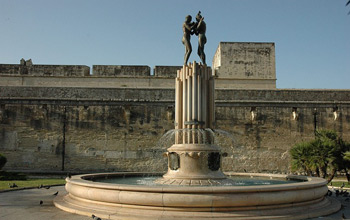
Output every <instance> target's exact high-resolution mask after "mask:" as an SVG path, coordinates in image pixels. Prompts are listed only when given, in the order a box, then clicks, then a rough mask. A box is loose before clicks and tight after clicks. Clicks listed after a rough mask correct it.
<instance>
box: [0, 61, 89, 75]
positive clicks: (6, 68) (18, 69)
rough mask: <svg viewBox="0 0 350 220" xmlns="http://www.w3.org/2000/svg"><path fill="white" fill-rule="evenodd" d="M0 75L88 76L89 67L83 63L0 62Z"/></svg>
mask: <svg viewBox="0 0 350 220" xmlns="http://www.w3.org/2000/svg"><path fill="white" fill-rule="evenodd" d="M0 75H30V76H88V75H90V67H88V66H83V65H18V64H0Z"/></svg>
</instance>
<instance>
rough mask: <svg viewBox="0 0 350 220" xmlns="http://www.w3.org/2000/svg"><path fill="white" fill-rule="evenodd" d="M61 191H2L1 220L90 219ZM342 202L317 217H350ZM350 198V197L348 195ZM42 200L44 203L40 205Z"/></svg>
mask: <svg viewBox="0 0 350 220" xmlns="http://www.w3.org/2000/svg"><path fill="white" fill-rule="evenodd" d="M57 191H59V193H60V194H63V193H66V192H65V190H64V187H63V186H58V187H51V188H50V189H45V188H43V189H26V190H18V191H10V192H2V193H0V219H1V220H22V219H25V220H34V219H35V220H38V219H40V220H46V219H49V220H58V219H59V220H62V219H64V220H88V219H91V217H86V216H80V215H75V214H70V213H67V212H64V211H61V210H60V209H58V208H56V207H55V206H54V205H53V202H52V200H53V198H55V196H54V195H53V194H54V193H55V192H57ZM332 196H333V197H334V198H337V199H338V200H339V201H341V202H342V204H343V208H342V209H341V210H340V211H339V212H337V213H335V214H333V215H331V216H326V217H320V218H315V219H322V220H329V219H332V220H333V219H334V220H335V219H343V218H342V214H344V215H345V216H346V217H347V218H348V219H350V201H345V199H346V198H344V197H342V196H338V197H335V195H334V193H333V195H332ZM348 198H350V197H348ZM40 200H41V201H43V204H42V205H40Z"/></svg>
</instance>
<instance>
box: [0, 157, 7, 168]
mask: <svg viewBox="0 0 350 220" xmlns="http://www.w3.org/2000/svg"><path fill="white" fill-rule="evenodd" d="M6 162H7V159H6V157H5V156H3V155H1V154H0V170H1V169H2V168H3V167H4V166H5V164H6Z"/></svg>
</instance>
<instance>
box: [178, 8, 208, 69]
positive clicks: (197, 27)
mask: <svg viewBox="0 0 350 220" xmlns="http://www.w3.org/2000/svg"><path fill="white" fill-rule="evenodd" d="M196 21H197V22H196V23H194V22H192V16H191V15H187V16H186V19H185V22H184V23H183V25H182V31H183V33H184V35H183V37H182V43H183V44H184V45H185V58H184V65H187V62H188V59H189V58H190V55H191V53H192V45H191V35H193V34H196V35H197V36H198V50H197V53H198V56H199V57H200V58H201V60H202V63H203V64H206V62H205V53H204V45H205V44H206V43H207V37H206V36H205V32H206V30H207V25H206V24H205V22H204V17H202V15H201V12H200V11H199V12H198V14H197V16H196Z"/></svg>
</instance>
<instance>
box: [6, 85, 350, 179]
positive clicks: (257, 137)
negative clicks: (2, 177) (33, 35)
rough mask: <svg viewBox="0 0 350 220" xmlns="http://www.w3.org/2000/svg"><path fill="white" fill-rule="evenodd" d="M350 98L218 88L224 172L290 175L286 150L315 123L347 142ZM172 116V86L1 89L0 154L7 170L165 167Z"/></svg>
mask: <svg viewBox="0 0 350 220" xmlns="http://www.w3.org/2000/svg"><path fill="white" fill-rule="evenodd" d="M349 100H350V91H349V90H234V89H218V90H216V112H215V115H216V124H217V129H218V130H217V142H218V144H219V145H221V147H222V151H223V152H227V153H228V156H227V157H225V158H223V161H222V163H223V164H222V168H223V170H234V171H243V170H244V169H245V170H247V171H248V172H278V173H283V172H289V170H290V167H289V166H290V164H289V154H288V150H289V149H290V147H291V146H292V145H293V144H295V143H298V142H300V141H304V140H310V139H312V138H314V129H315V127H314V126H315V124H316V128H317V129H324V128H327V129H333V130H336V131H337V132H338V133H339V134H340V135H341V136H342V137H343V138H344V139H345V140H348V141H349V140H350V134H349V132H347V131H349V129H350V101H349ZM293 110H295V111H296V113H297V118H295V119H294V118H293V114H292V111H293ZM334 111H336V112H337V114H338V118H336V120H335V118H334ZM252 112H253V114H254V118H252ZM174 116H175V115H174V90H173V89H129V88H114V89H112V88H110V89H108V88H49V87H10V86H8V87H0V153H3V154H5V155H6V156H7V158H8V163H7V165H6V167H5V169H8V170H9V169H16V170H21V169H27V170H51V171H54V170H57V171H58V170H62V168H64V170H67V171H68V170H83V171H86V172H88V171H113V170H118V171H122V170H123V171H164V170H165V169H166V160H165V159H164V158H163V157H162V153H163V152H165V149H166V148H167V147H169V146H170V145H171V143H172V141H173V140H172V135H171V131H170V130H171V129H173V127H174V125H173V123H174ZM315 119H316V123H315ZM64 128H65V129H64ZM168 131H170V132H169V133H168V134H167V138H161V137H162V136H163V134H165V133H166V132H168ZM168 139H169V141H167V140H168ZM63 148H64V151H63ZM63 152H64V154H63ZM63 159H64V165H62V161H63Z"/></svg>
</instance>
